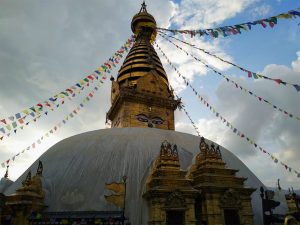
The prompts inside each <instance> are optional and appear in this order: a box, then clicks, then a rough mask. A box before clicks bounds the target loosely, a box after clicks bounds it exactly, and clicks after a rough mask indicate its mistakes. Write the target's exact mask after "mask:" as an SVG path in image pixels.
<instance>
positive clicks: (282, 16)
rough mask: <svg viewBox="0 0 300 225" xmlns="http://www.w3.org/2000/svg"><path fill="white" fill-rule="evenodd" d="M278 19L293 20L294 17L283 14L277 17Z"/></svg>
mask: <svg viewBox="0 0 300 225" xmlns="http://www.w3.org/2000/svg"><path fill="white" fill-rule="evenodd" d="M276 17H277V18H280V19H291V18H293V16H292V15H290V14H287V13H282V14H280V15H278V16H276Z"/></svg>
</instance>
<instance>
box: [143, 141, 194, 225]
mask: <svg viewBox="0 0 300 225" xmlns="http://www.w3.org/2000/svg"><path fill="white" fill-rule="evenodd" d="M186 173H187V171H183V170H181V169H180V162H179V155H178V149H177V145H171V144H170V143H169V142H167V141H164V142H163V143H162V144H161V148H160V153H159V155H158V156H157V158H156V159H155V160H154V162H153V167H152V169H151V171H150V172H149V176H148V179H147V181H146V186H145V191H144V193H143V197H144V198H145V199H146V200H147V201H148V208H149V215H150V217H149V220H148V223H149V224H157V225H158V224H160V225H161V224H170V225H174V224H177V225H183V224H189V225H195V210H194V198H195V196H197V195H198V193H199V192H198V191H197V190H195V189H194V188H193V187H192V186H191V184H192V181H191V180H190V179H188V178H186Z"/></svg>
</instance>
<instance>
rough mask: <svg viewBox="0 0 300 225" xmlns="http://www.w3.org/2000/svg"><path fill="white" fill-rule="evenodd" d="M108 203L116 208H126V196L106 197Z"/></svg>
mask: <svg viewBox="0 0 300 225" xmlns="http://www.w3.org/2000/svg"><path fill="white" fill-rule="evenodd" d="M104 197H105V199H106V201H108V202H110V203H112V204H114V205H115V206H118V207H120V208H122V207H123V206H124V195H123V194H121V195H109V196H107V195H104Z"/></svg>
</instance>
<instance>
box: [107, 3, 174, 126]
mask: <svg viewBox="0 0 300 225" xmlns="http://www.w3.org/2000/svg"><path fill="white" fill-rule="evenodd" d="M155 27H156V21H155V19H154V18H153V16H152V15H150V14H149V13H148V12H147V10H146V5H145V3H143V5H142V8H141V10H140V12H139V13H137V14H136V15H135V16H134V17H133V19H132V22H131V30H132V32H133V33H134V34H135V36H136V42H135V44H134V46H133V47H132V49H131V50H130V52H129V54H128V55H127V57H126V59H125V60H124V63H123V65H122V67H121V69H120V70H119V73H118V78H117V80H116V81H114V80H113V81H112V89H111V104H112V106H111V108H110V110H109V112H108V114H107V117H108V119H109V120H111V122H112V127H120V128H121V127H155V128H159V129H165V130H174V111H175V109H176V108H177V106H178V104H179V102H180V101H179V100H175V98H174V95H173V92H172V90H171V89H170V87H169V82H168V78H167V75H166V72H165V70H164V68H163V66H162V64H161V61H160V59H159V57H158V56H157V53H156V51H155V50H154V48H153V46H152V42H153V41H154V40H155V37H156V31H155Z"/></svg>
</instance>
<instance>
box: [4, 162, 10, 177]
mask: <svg viewBox="0 0 300 225" xmlns="http://www.w3.org/2000/svg"><path fill="white" fill-rule="evenodd" d="M8 167H9V165H7V166H6V172H5V174H4V178H6V179H7V178H8Z"/></svg>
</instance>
